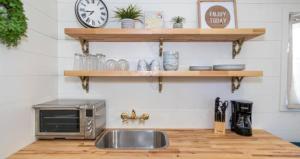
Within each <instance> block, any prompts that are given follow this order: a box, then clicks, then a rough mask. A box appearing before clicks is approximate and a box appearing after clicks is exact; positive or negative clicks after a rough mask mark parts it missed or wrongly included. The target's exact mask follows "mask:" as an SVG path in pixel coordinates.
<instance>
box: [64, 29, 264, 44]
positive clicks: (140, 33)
mask: <svg viewBox="0 0 300 159" xmlns="http://www.w3.org/2000/svg"><path fill="white" fill-rule="evenodd" d="M265 32H266V30H265V29H264V28H245V29H90V28H65V34H67V35H69V36H70V37H73V38H75V39H80V40H86V41H89V42H159V41H164V42H196V41H213V42H227V41H228V42H232V41H237V40H243V41H244V40H249V39H252V38H255V37H258V36H260V35H263V34H265Z"/></svg>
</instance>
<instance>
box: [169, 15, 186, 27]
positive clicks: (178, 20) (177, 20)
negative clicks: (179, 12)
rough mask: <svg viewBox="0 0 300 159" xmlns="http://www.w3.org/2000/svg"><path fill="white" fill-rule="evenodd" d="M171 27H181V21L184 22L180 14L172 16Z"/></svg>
mask: <svg viewBox="0 0 300 159" xmlns="http://www.w3.org/2000/svg"><path fill="white" fill-rule="evenodd" d="M172 22H173V28H183V23H184V22H185V18H184V17H181V16H177V17H174V18H172Z"/></svg>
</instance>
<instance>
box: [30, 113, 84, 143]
mask: <svg viewBox="0 0 300 159" xmlns="http://www.w3.org/2000/svg"><path fill="white" fill-rule="evenodd" d="M36 118H37V120H36V122H37V123H36V134H37V136H49V137H51V136H55V137H60V136H61V137H70V136H77V137H80V136H82V137H84V120H83V118H84V111H81V109H79V108H41V109H38V110H36Z"/></svg>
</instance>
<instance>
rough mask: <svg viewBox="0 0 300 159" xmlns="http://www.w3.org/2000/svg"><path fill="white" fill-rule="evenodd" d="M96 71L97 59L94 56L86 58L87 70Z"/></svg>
mask: <svg viewBox="0 0 300 159" xmlns="http://www.w3.org/2000/svg"><path fill="white" fill-rule="evenodd" d="M96 69H97V57H96V55H88V56H87V70H89V71H92V70H96Z"/></svg>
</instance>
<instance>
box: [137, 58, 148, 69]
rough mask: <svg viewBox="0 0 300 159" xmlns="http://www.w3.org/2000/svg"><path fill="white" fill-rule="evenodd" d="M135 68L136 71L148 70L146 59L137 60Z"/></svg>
mask: <svg viewBox="0 0 300 159" xmlns="http://www.w3.org/2000/svg"><path fill="white" fill-rule="evenodd" d="M137 70H138V71H149V66H148V64H147V62H146V60H139V62H138V67H137Z"/></svg>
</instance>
